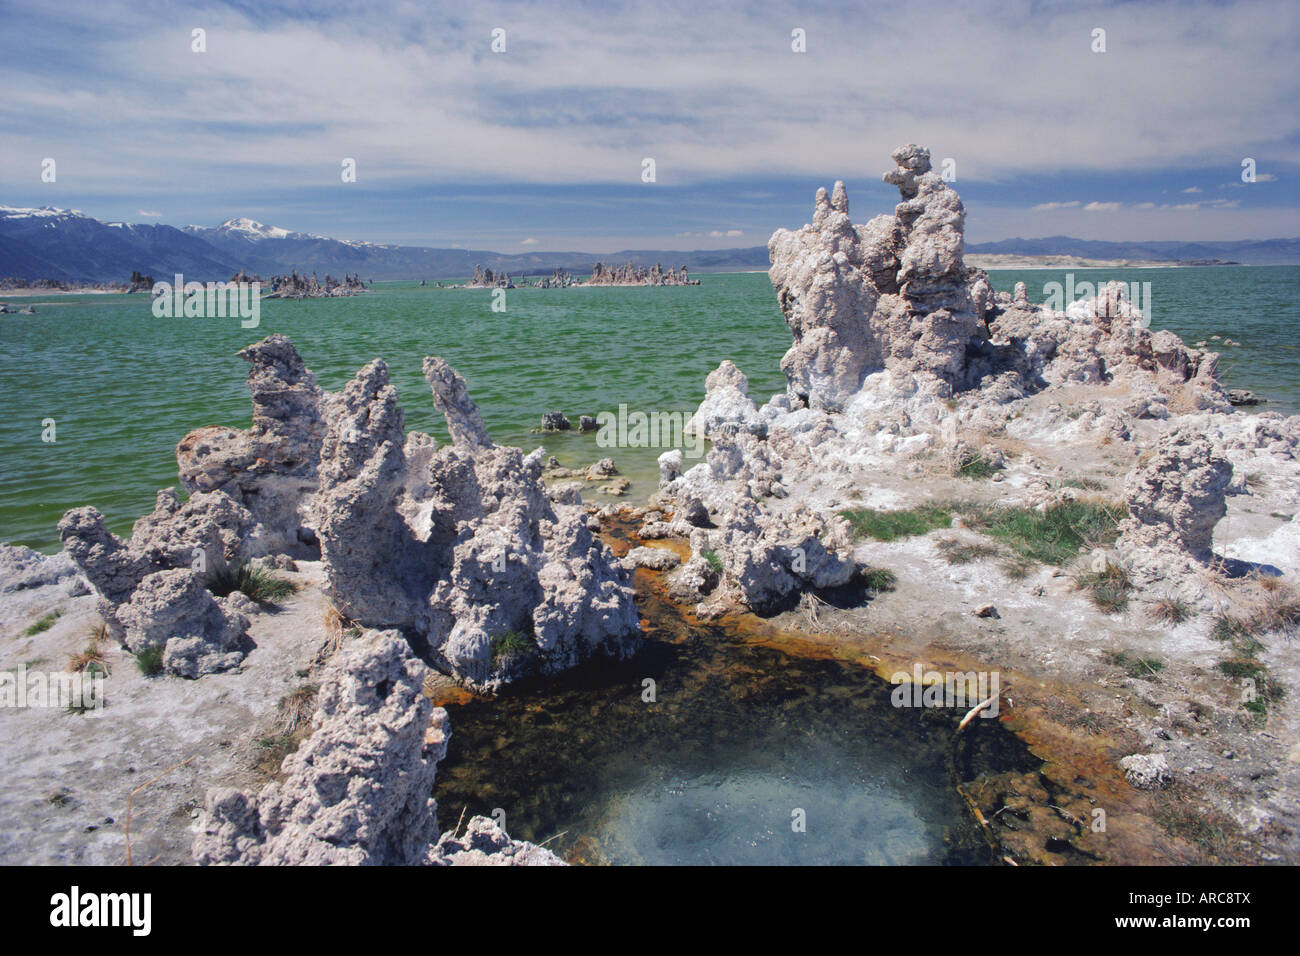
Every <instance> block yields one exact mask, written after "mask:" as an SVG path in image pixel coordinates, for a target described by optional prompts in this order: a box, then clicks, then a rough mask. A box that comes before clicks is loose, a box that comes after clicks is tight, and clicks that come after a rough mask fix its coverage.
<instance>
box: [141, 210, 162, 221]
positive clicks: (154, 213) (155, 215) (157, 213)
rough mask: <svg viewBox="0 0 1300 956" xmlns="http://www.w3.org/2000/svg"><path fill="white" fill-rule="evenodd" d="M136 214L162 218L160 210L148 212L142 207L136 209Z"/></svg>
mask: <svg viewBox="0 0 1300 956" xmlns="http://www.w3.org/2000/svg"><path fill="white" fill-rule="evenodd" d="M136 215H137V216H144V217H145V218H146V219H161V218H162V213H160V212H149V211H147V210H144V209H139V210H136Z"/></svg>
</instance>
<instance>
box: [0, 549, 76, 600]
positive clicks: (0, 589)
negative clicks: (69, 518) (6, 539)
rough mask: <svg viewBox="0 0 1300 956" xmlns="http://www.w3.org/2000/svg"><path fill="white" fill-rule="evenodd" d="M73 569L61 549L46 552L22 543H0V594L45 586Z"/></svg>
mask: <svg viewBox="0 0 1300 956" xmlns="http://www.w3.org/2000/svg"><path fill="white" fill-rule="evenodd" d="M77 573H78V571H77V566H76V564H75V563H73V561H72V559H71V558H70V557H69V556H68V555H67V554H66V553H65V552H62V551H61V552H59V553H58V554H55V555H46V554H41V553H40V552H39V551H33V550H32V549H31V548H27V547H23V546H22V545H12V544H0V594H4V593H7V592H9V591H24V590H27V589H28V588H41V587H47V586H48V585H51V584H58V583H59V582H60V581H63V580H66V579H67V578H70V577H75V576H76V575H77Z"/></svg>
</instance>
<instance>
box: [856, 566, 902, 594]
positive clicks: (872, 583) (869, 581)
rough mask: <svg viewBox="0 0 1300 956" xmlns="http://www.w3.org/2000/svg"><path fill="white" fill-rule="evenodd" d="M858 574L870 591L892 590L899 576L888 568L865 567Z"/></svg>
mask: <svg viewBox="0 0 1300 956" xmlns="http://www.w3.org/2000/svg"><path fill="white" fill-rule="evenodd" d="M858 576H859V578H860V579H861V581H862V585H863V587H865V588H866V589H867V590H868V591H876V592H880V591H892V590H894V586H895V584H897V583H898V578H897V577H896V576H895V575H894V572H893V571H890V570H889V569H888V568H863V569H862V570H861V571H859V572H858Z"/></svg>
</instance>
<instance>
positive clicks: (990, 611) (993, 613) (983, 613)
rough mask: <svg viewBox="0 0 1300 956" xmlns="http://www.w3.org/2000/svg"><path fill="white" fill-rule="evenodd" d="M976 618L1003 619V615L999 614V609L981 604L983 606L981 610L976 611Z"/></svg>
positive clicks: (980, 607)
mask: <svg viewBox="0 0 1300 956" xmlns="http://www.w3.org/2000/svg"><path fill="white" fill-rule="evenodd" d="M975 616H976V617H991V618H1000V617H1002V615H1001V614H999V613H998V609H997V608H996V607H994V606H993V605H992V604H981V605H980V606H979V608H978V609H976V611H975Z"/></svg>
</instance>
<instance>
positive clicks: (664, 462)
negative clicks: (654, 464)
mask: <svg viewBox="0 0 1300 956" xmlns="http://www.w3.org/2000/svg"><path fill="white" fill-rule="evenodd" d="M681 473H682V450H681V449H680V448H674V449H673V450H672V451H666V452H664V453H663V454H662V455H660V456H659V487H660V488H662V487H664V486H665V485H667V484H668V483H669V482H671V481H673V480H674V479H676V478H678V477H680V476H681Z"/></svg>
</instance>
